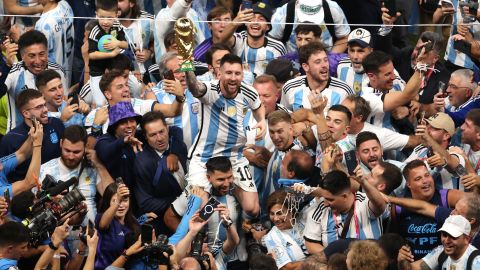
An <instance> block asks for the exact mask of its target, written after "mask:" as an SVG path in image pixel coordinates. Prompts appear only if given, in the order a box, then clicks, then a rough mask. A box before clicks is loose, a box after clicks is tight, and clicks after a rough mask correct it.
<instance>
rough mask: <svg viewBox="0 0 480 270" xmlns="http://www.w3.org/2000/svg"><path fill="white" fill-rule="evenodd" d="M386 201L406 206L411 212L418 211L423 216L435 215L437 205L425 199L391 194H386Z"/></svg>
mask: <svg viewBox="0 0 480 270" xmlns="http://www.w3.org/2000/svg"><path fill="white" fill-rule="evenodd" d="M386 198H387V201H388V202H390V203H393V204H396V205H398V206H401V207H403V208H406V209H408V210H410V211H412V212H415V213H418V214H420V215H423V216H427V217H431V218H434V217H435V210H436V209H437V207H438V205H434V204H431V203H429V202H426V201H422V200H416V199H410V198H398V197H393V196H386Z"/></svg>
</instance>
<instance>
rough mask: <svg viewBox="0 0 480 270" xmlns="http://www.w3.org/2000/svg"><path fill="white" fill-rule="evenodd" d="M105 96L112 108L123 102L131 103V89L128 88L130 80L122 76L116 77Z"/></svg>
mask: <svg viewBox="0 0 480 270" xmlns="http://www.w3.org/2000/svg"><path fill="white" fill-rule="evenodd" d="M104 94H105V98H106V99H107V100H108V103H109V104H110V106H113V105H115V104H117V103H118V102H122V101H123V102H129V101H130V89H129V88H128V79H126V78H125V77H122V76H118V77H116V78H115V79H113V81H112V83H111V84H110V87H109V88H108V89H107V90H106V91H105V92H104Z"/></svg>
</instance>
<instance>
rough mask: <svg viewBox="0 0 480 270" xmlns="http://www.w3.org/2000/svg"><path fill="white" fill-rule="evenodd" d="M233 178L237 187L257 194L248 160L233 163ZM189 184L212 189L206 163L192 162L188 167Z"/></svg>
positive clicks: (243, 159)
mask: <svg viewBox="0 0 480 270" xmlns="http://www.w3.org/2000/svg"><path fill="white" fill-rule="evenodd" d="M232 170H233V178H234V183H235V185H236V186H238V187H240V188H241V189H243V190H244V191H247V192H257V186H255V181H254V180H253V176H252V172H251V171H250V166H249V163H248V160H247V159H246V158H242V159H240V160H237V161H236V162H235V163H232ZM187 182H188V185H189V186H199V187H205V188H209V187H210V182H208V179H207V168H206V167H205V163H202V162H200V161H197V160H191V161H190V164H189V166H188V175H187Z"/></svg>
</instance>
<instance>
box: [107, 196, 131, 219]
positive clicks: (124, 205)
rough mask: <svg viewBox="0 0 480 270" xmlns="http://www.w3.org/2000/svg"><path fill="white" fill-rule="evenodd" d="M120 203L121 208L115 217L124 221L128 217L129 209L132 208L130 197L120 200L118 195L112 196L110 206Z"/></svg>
mask: <svg viewBox="0 0 480 270" xmlns="http://www.w3.org/2000/svg"><path fill="white" fill-rule="evenodd" d="M116 202H119V207H118V209H117V212H115V217H116V218H118V219H123V218H125V216H126V215H127V212H128V209H129V208H130V197H126V198H120V197H118V196H117V194H115V195H113V196H112V199H110V205H112V204H114V203H116Z"/></svg>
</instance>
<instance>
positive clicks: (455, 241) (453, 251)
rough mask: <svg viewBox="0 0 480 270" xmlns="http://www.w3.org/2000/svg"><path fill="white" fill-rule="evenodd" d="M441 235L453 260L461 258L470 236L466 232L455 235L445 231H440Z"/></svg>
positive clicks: (443, 243) (446, 250)
mask: <svg viewBox="0 0 480 270" xmlns="http://www.w3.org/2000/svg"><path fill="white" fill-rule="evenodd" d="M440 237H441V241H442V245H443V250H444V251H445V254H447V255H448V256H449V257H451V258H452V259H453V260H458V259H460V258H461V257H462V255H463V254H464V252H465V250H466V248H467V246H468V243H469V237H468V236H466V235H464V234H462V235H460V236H459V237H453V236H451V235H449V234H448V233H446V232H443V231H442V232H440Z"/></svg>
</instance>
